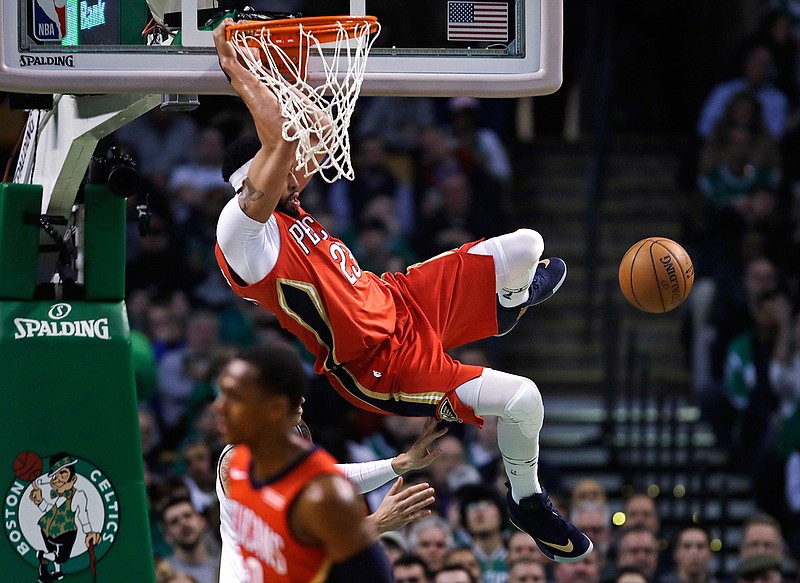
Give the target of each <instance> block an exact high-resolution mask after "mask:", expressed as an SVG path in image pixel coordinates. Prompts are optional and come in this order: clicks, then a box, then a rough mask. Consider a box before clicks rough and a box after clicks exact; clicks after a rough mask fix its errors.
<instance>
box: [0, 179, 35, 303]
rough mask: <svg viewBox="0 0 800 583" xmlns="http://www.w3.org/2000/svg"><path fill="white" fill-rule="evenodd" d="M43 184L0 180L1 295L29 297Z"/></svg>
mask: <svg viewBox="0 0 800 583" xmlns="http://www.w3.org/2000/svg"><path fill="white" fill-rule="evenodd" d="M41 207H42V187H41V186H35V185H30V184H12V183H0V234H2V237H0V273H2V274H3V275H2V277H0V299H5V300H32V299H33V292H34V289H35V288H36V276H37V274H36V267H37V261H38V256H39V233H40V230H39V225H38V224H37V223H35V222H34V223H29V222H26V220H25V219H26V217H31V218H35V217H38V216H39V214H40V213H41V212H42V211H41Z"/></svg>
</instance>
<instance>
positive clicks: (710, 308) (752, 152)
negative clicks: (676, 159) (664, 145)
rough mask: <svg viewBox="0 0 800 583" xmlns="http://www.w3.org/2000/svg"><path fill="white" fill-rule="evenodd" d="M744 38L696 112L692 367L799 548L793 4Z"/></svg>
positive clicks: (717, 425)
mask: <svg viewBox="0 0 800 583" xmlns="http://www.w3.org/2000/svg"><path fill="white" fill-rule="evenodd" d="M779 4H782V5H780V6H778V8H777V9H774V10H769V11H767V12H765V13H764V14H763V17H762V18H761V20H760V22H759V24H758V26H757V28H756V29H755V31H754V32H753V33H752V34H751V35H748V36H746V37H743V38H741V39H740V42H739V51H738V59H737V61H736V64H737V68H738V71H739V73H738V75H737V76H735V77H734V78H731V79H726V80H723V81H721V82H719V83H718V84H716V85H714V86H713V87H711V89H710V91H709V93H708V95H707V98H706V99H705V102H704V104H703V106H702V109H701V111H700V114H699V118H698V121H697V126H696V127H697V136H698V140H699V147H698V154H697V162H696V166H697V173H696V188H695V190H694V193H695V194H694V196H693V204H692V205H691V206H690V212H689V213H687V220H686V234H685V242H687V244H689V245H690V248H691V254H692V257H693V258H694V262H695V270H696V273H697V280H696V287H695V289H694V291H693V295H692V297H691V300H690V312H689V319H690V326H689V328H690V329H691V334H690V336H691V347H692V348H691V349H692V357H693V358H692V370H693V374H694V385H695V387H694V388H695V390H696V394H697V395H698V398H699V402H700V405H701V407H702V410H703V414H704V417H705V418H706V419H707V420H708V421H709V423H710V424H711V426H712V427H713V429H714V433H715V435H716V437H717V440H718V443H719V444H720V445H721V446H722V447H723V448H725V449H726V450H727V451H728V452H729V459H730V464H731V466H732V467H733V468H734V469H739V470H747V471H748V472H752V474H753V476H754V495H755V497H756V500H757V503H758V504H759V506H760V507H762V508H764V509H766V510H768V511H769V512H770V513H772V514H773V515H775V516H780V517H782V518H781V522H782V524H783V525H784V527H785V528H786V529H787V533H788V538H789V542H790V544H791V547H792V549H793V551H794V552H795V553H797V552H798V550H800V538H798V537H800V512H799V511H800V487H799V486H800V475H798V473H797V472H798V469H800V302H799V301H798V300H799V299H800V295H798V291H799V290H800V288H799V287H798V286H799V284H800V278H799V276H800V271H798V265H800V229H799V228H798V226H799V225H800V220H798V219H800V173H799V172H798V164H797V162H798V160H800V107H798V104H799V103H800V101H799V98H800V94H798V80H799V79H800V75H799V74H798V71H799V70H800V69H798V39H799V38H800V21H799V20H798V12H797V8H798V4H797V3H796V2H783V3H779Z"/></svg>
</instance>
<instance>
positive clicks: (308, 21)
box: [225, 15, 378, 43]
mask: <svg viewBox="0 0 800 583" xmlns="http://www.w3.org/2000/svg"><path fill="white" fill-rule="evenodd" d="M365 24H366V25H369V33H370V34H374V33H375V32H377V30H378V19H377V18H376V17H375V16H351V15H344V16H306V17H303V18H285V19H280V20H242V21H240V22H237V23H236V24H232V25H231V26H229V27H228V28H227V29H226V30H225V34H226V38H227V39H228V40H230V39H231V36H233V33H234V32H236V31H242V32H244V33H245V35H247V36H252V35H253V34H254V33H255V31H258V30H262V29H269V31H270V35H271V36H272V37H273V38H274V39H275V40H276V41H278V42H280V41H281V40H283V41H291V39H292V38H294V37H296V35H297V33H298V32H299V30H300V26H301V25H302V26H303V30H305V31H306V32H309V33H312V34H313V35H314V38H316V39H317V41H319V42H320V43H327V42H331V41H334V40H336V38H337V36H338V34H339V31H340V25H341V28H343V29H344V30H345V31H346V32H347V33H348V36H350V38H352V37H353V32H354V31H355V30H356V28H357V27H360V26H364V25H365Z"/></svg>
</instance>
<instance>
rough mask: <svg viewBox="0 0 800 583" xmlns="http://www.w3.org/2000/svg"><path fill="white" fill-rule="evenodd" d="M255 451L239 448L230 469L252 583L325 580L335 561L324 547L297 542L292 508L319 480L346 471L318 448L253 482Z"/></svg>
mask: <svg viewBox="0 0 800 583" xmlns="http://www.w3.org/2000/svg"><path fill="white" fill-rule="evenodd" d="M250 459H251V457H250V450H249V449H248V448H247V447H246V446H243V445H239V446H237V447H236V450H235V451H234V452H233V457H232V458H231V464H230V467H229V469H228V484H229V491H230V499H231V502H232V509H231V516H232V520H233V529H234V532H235V533H236V539H237V540H236V542H237V544H238V546H239V549H240V550H241V553H242V558H243V560H244V566H245V569H246V571H247V573H248V577H249V578H248V583H262V581H263V583H322V582H324V581H325V579H326V578H327V576H328V571H329V570H330V566H331V565H330V562H329V561H328V560H327V559H326V557H325V552H324V551H323V549H322V548H321V547H311V546H307V545H304V544H302V543H300V542H299V541H297V540H296V539H295V538H294V537H293V536H292V533H291V531H290V529H289V518H288V510H289V508H290V507H291V505H292V502H293V501H294V499H295V498H296V497H297V495H298V494H299V492H300V491H301V490H302V489H303V488H304V487H305V486H306V485H308V483H309V482H310V481H311V480H313V479H314V478H316V477H318V476H322V475H328V474H337V475H341V474H340V472H339V471H338V470H337V469H336V467H335V465H334V464H335V460H334V459H333V457H332V456H331V455H330V454H328V453H327V452H326V451H325V450H323V449H319V448H315V449H312V450H310V451H309V452H308V453H307V454H306V455H305V456H304V457H302V458H301V459H300V460H298V461H297V462H295V464H293V465H292V466H291V467H290V468H288V469H287V470H286V471H284V472H281V473H280V474H279V475H278V476H277V477H276V478H275V479H273V480H271V481H269V482H267V483H266V484H264V485H263V486H261V487H258V488H256V487H254V486H253V484H252V482H251V480H250Z"/></svg>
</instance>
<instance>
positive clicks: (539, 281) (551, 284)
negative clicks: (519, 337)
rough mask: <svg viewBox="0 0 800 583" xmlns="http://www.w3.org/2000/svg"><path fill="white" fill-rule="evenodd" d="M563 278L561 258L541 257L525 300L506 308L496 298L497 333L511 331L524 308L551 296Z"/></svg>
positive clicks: (564, 276) (565, 269)
mask: <svg viewBox="0 0 800 583" xmlns="http://www.w3.org/2000/svg"><path fill="white" fill-rule="evenodd" d="M565 279H567V264H566V263H564V260H563V259H560V258H558V257H550V258H549V259H542V260H541V261H540V262H539V264H538V265H537V266H536V273H534V274H533V281H532V282H531V285H530V287H529V288H528V289H530V295H529V296H528V299H527V300H526V301H525V302H523V303H522V304H520V305H519V306H514V307H513V308H506V307H504V306H501V305H500V299H499V298H498V300H497V335H498V336H505V335H506V334H508V333H509V332H511V330H513V329H514V326H516V325H517V322H518V321H519V319H520V318H521V317H522V314H524V313H525V310H527V309H528V308H530V307H532V306H538V305H539V304H541V303H542V302H545V301H547V300H549V299H550V298H552V297H553V296H554V295H555V293H556V292H557V291H558V288H560V287H561V284H563V283H564V280H565Z"/></svg>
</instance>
